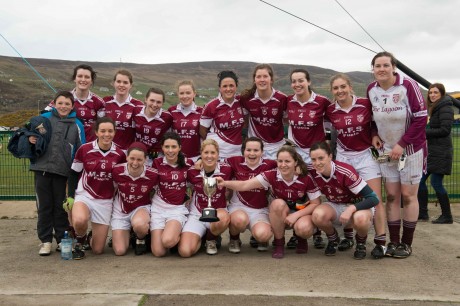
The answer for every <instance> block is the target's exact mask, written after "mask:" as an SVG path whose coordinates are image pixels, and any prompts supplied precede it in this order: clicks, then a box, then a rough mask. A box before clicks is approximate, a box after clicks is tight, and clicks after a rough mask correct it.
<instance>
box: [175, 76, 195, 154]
mask: <svg viewBox="0 0 460 306" xmlns="http://www.w3.org/2000/svg"><path fill="white" fill-rule="evenodd" d="M177 96H178V97H179V102H180V103H179V104H178V105H176V106H171V107H170V108H169V109H168V111H169V112H170V113H171V116H172V118H173V119H172V130H173V131H174V132H176V133H177V134H179V136H180V138H181V144H182V146H181V152H182V153H184V155H185V156H186V157H187V158H191V159H192V160H193V161H194V162H195V161H197V159H198V157H199V156H200V144H201V138H200V117H201V113H202V111H203V108H202V107H201V106H197V105H196V104H195V96H196V90H195V85H194V84H193V82H192V81H191V80H184V81H180V82H179V83H178V85H177Z"/></svg>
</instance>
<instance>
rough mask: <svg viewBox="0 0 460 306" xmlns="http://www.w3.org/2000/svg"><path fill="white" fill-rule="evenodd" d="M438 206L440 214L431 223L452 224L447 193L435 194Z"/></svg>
mask: <svg viewBox="0 0 460 306" xmlns="http://www.w3.org/2000/svg"><path fill="white" fill-rule="evenodd" d="M436 196H437V197H438V200H439V204H440V205H441V212H442V214H441V215H440V216H439V218H437V219H436V220H433V221H431V222H432V223H434V224H452V223H453V222H454V221H453V220H452V213H451V212H450V203H449V196H448V195H447V193H442V194H441V193H437V192H436Z"/></svg>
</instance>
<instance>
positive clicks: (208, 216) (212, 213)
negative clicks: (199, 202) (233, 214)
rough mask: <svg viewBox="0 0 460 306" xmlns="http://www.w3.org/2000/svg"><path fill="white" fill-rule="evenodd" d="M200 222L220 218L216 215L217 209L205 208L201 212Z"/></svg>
mask: <svg viewBox="0 0 460 306" xmlns="http://www.w3.org/2000/svg"><path fill="white" fill-rule="evenodd" d="M200 221H201V222H219V221H220V219H219V218H218V217H217V210H216V209H214V208H205V209H203V211H202V212H201V217H200Z"/></svg>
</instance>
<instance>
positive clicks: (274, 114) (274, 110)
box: [272, 108, 278, 116]
mask: <svg viewBox="0 0 460 306" xmlns="http://www.w3.org/2000/svg"><path fill="white" fill-rule="evenodd" d="M276 114H278V109H277V108H272V115H273V116H276Z"/></svg>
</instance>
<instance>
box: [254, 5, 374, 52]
mask: <svg viewBox="0 0 460 306" xmlns="http://www.w3.org/2000/svg"><path fill="white" fill-rule="evenodd" d="M259 1H260V2H263V3H265V4H267V5H269V6H271V7H273V8H275V9H277V10H279V11H281V12H283V13H286V14H288V15H291V16H292V17H295V18H297V19H300V20H302V21H303V22H306V23H308V24H311V25H312V26H314V27H317V28H319V29H321V30H323V31H326V32H328V33H329V34H332V35H334V36H337V37H339V38H341V39H343V40H346V41H348V42H349V43H352V44H354V45H357V46H359V47H361V48H363V49H366V50H368V51H371V52H373V53H377V52H376V51H374V50H372V49H369V48H367V47H365V46H363V45H360V44H358V43H356V42H354V41H352V40H350V39H348V38H346V37H343V36H341V35H339V34H336V33H334V32H331V31H329V30H328V29H325V28H323V27H320V26H319V25H316V24H314V23H313V22H310V21H308V20H305V19H303V18H301V17H299V16H297V15H294V14H293V13H290V12H288V11H285V10H283V9H282V8H279V7H277V6H275V5H273V4H271V3H268V2H267V1H264V0H259Z"/></svg>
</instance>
